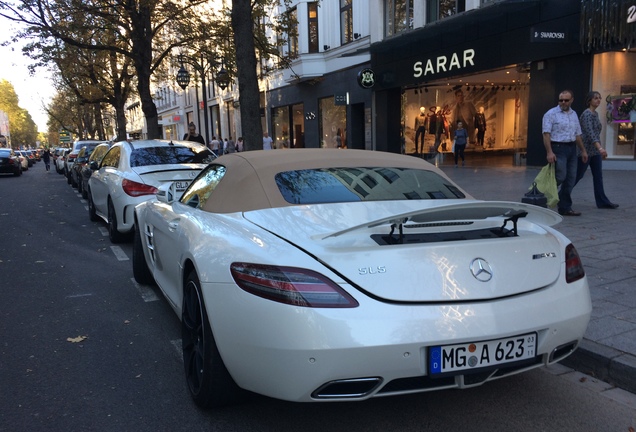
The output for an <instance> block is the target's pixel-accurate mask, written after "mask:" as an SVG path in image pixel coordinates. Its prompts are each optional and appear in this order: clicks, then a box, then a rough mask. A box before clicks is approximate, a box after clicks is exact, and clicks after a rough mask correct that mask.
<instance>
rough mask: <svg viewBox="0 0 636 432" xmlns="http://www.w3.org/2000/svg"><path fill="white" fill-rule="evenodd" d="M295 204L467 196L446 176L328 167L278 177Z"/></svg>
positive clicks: (285, 195) (282, 173) (428, 173)
mask: <svg viewBox="0 0 636 432" xmlns="http://www.w3.org/2000/svg"><path fill="white" fill-rule="evenodd" d="M275 180H276V184H277V185H278V189H279V190H280V193H281V194H282V195H283V198H285V200H286V201H287V202H288V203H291V204H318V203H338V202H354V201H386V200H421V199H458V198H465V197H466V196H465V195H464V194H463V193H462V192H461V191H460V190H459V189H458V188H457V187H456V186H455V185H453V184H452V183H451V182H449V181H448V180H447V179H445V178H444V177H441V176H440V175H438V174H436V173H434V172H431V171H426V170H417V169H405V168H387V167H378V168H373V167H371V168H325V169H313V170H299V171H286V172H281V173H278V174H276V178H275Z"/></svg>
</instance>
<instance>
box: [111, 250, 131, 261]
mask: <svg viewBox="0 0 636 432" xmlns="http://www.w3.org/2000/svg"><path fill="white" fill-rule="evenodd" d="M110 250H112V251H113V253H114V254H115V257H116V258H117V259H118V260H119V261H128V260H129V258H128V255H126V252H124V250H123V249H122V248H120V247H119V246H111V247H110Z"/></svg>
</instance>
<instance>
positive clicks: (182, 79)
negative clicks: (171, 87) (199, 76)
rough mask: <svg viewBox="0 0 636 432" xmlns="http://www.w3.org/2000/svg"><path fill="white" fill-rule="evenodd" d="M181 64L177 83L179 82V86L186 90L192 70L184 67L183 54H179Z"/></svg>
mask: <svg viewBox="0 0 636 432" xmlns="http://www.w3.org/2000/svg"><path fill="white" fill-rule="evenodd" d="M179 64H181V67H180V68H179V71H178V72H177V84H179V87H181V88H182V89H183V90H185V89H186V87H187V86H188V84H190V72H188V71H187V69H186V68H185V67H183V55H179Z"/></svg>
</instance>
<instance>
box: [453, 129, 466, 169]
mask: <svg viewBox="0 0 636 432" xmlns="http://www.w3.org/2000/svg"><path fill="white" fill-rule="evenodd" d="M467 143H468V132H467V131H466V129H464V122H462V121H461V120H459V121H457V129H455V140H454V142H453V153H454V154H455V168H457V162H459V158H460V157H461V159H462V166H464V165H466V158H465V157H464V150H466V144H467Z"/></svg>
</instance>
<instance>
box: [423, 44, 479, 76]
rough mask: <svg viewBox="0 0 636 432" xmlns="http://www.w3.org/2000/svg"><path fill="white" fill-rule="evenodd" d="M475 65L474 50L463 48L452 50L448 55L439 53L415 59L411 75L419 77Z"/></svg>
mask: <svg viewBox="0 0 636 432" xmlns="http://www.w3.org/2000/svg"><path fill="white" fill-rule="evenodd" d="M468 66H475V50H474V49H472V48H470V49H465V50H464V51H461V52H458V53H457V52H454V53H452V54H451V55H449V56H446V55H441V56H437V57H434V58H429V59H425V60H422V61H416V62H415V63H414V64H413V77H414V78H420V77H423V76H428V75H435V74H439V73H442V72H450V71H452V70H457V71H460V70H461V69H463V68H465V67H468Z"/></svg>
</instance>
